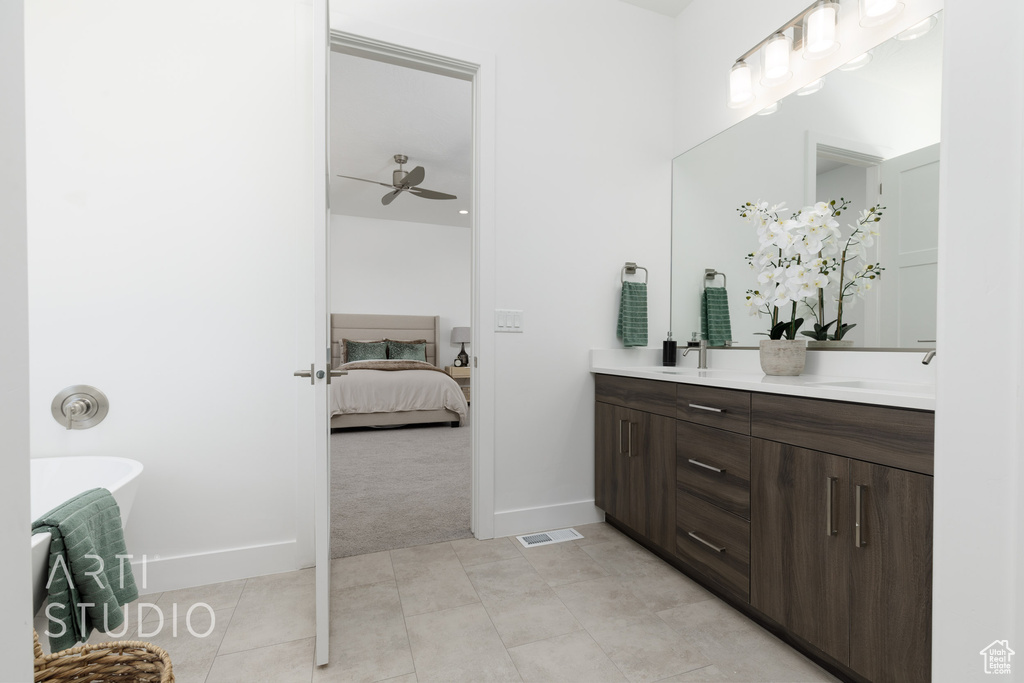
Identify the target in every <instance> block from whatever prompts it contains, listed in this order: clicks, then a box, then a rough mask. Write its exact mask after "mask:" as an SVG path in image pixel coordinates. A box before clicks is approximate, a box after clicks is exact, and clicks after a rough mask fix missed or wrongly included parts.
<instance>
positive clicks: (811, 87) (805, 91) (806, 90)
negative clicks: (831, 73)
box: [796, 78, 825, 97]
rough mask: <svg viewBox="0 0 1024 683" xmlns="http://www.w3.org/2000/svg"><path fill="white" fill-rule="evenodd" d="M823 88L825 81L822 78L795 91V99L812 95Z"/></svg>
mask: <svg viewBox="0 0 1024 683" xmlns="http://www.w3.org/2000/svg"><path fill="white" fill-rule="evenodd" d="M824 87H825V79H824V78H819V79H818V80H816V81H814V82H813V83H808V84H807V85H805V86H804V87H802V88H800V89H799V90H797V91H796V94H797V97H804V96H806V95H813V94H814V93H816V92H818V91H819V90H821V89H822V88H824Z"/></svg>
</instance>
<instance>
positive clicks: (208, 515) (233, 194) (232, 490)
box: [26, 0, 314, 592]
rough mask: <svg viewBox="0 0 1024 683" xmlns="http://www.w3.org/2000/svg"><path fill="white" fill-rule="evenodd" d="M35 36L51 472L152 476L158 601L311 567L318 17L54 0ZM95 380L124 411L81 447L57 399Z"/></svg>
mask: <svg viewBox="0 0 1024 683" xmlns="http://www.w3.org/2000/svg"><path fill="white" fill-rule="evenodd" d="M26 24H27V29H26V55H27V77H26V82H27V85H26V87H27V109H28V129H27V146H28V182H29V195H28V205H29V216H30V222H29V278H30V283H29V284H30V293H31V296H30V321H31V324H30V342H31V349H32V364H31V368H30V371H31V430H32V451H33V456H51V455H77V454H106V455H116V456H127V457H132V458H136V459H138V460H140V461H142V463H143V464H144V465H145V468H146V470H145V472H144V473H143V475H142V480H141V487H140V490H139V494H138V497H137V499H136V501H135V505H134V508H133V510H132V515H131V519H130V520H129V525H128V528H127V532H126V540H127V544H128V547H129V549H130V551H131V552H133V553H134V554H135V555H136V556H139V555H146V556H148V559H149V569H148V578H149V585H148V586H147V587H146V589H145V590H149V591H159V590H165V589H169V588H176V587H180V586H183V585H190V584H191V585H194V584H196V583H206V582H212V581H219V580H223V579H227V578H237V577H239V576H250V575H256V574H265V573H270V572H274V571H282V570H285V569H292V568H297V567H300V566H303V565H307V566H308V565H310V564H312V559H313V554H312V501H311V495H310V491H311V482H310V477H311V476H312V475H311V472H312V461H311V460H308V461H306V460H303V459H300V454H299V451H300V449H301V448H304V447H305V444H304V442H302V441H301V440H300V437H301V436H302V434H301V431H300V430H297V424H299V421H300V420H301V419H302V418H303V417H305V413H308V414H309V415H308V416H309V418H310V419H312V410H308V411H303V410H302V406H303V404H302V403H300V401H301V400H306V397H307V395H308V392H305V393H300V390H301V388H302V386H303V384H302V383H301V382H299V381H298V380H296V379H294V378H293V377H292V372H293V371H294V370H295V369H296V368H300V367H302V366H303V364H304V363H307V364H308V363H309V359H310V358H312V357H313V356H312V353H313V348H314V347H313V338H312V329H311V325H312V315H311V312H312V292H313V290H312V265H313V260H312V251H311V249H310V244H311V242H310V240H311V236H310V235H309V234H307V233H311V226H312V215H313V214H312V192H311V190H310V188H311V187H312V170H313V164H312V163H311V160H312V97H311V89H312V47H311V45H312V7H311V5H310V4H308V3H304V2H301V1H296V0H257V1H256V2H253V1H252V0H222V1H221V2H217V3H209V2H205V1H204V0H187V1H186V2H178V1H175V2H159V1H154V2H147V3H135V2H128V1H125V0H95V1H93V2H89V3H80V2H75V1H74V0H66V1H50V0H47V1H46V2H43V1H42V0H39V1H33V2H31V3H29V5H28V8H27V16H26ZM307 329H308V330H309V331H308V334H306V330H307ZM79 383H83V384H92V385H94V386H96V387H98V388H99V389H101V390H102V391H104V392H105V393H106V395H107V396H108V397H109V399H110V402H111V406H110V413H109V415H108V417H107V418H106V420H105V421H104V422H103V423H102V424H100V425H99V426H97V427H94V428H92V429H90V430H87V431H72V432H67V431H65V430H63V429H61V427H60V426H59V425H58V424H57V423H56V422H55V421H54V420H53V418H52V417H51V416H50V410H49V406H50V401H51V400H52V398H53V396H54V395H55V394H56V393H57V392H58V391H60V390H61V389H62V388H64V387H65V386H68V385H71V384H79ZM305 387H306V389H308V388H309V387H308V384H307V385H305ZM297 406H298V408H297ZM145 590H144V592H145Z"/></svg>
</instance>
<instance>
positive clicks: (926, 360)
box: [683, 349, 935, 365]
mask: <svg viewBox="0 0 1024 683" xmlns="http://www.w3.org/2000/svg"><path fill="white" fill-rule="evenodd" d="M683 355H686V354H683ZM932 358H935V349H932V350H931V351H928V352H927V353H925V354H924V358H922V359H921V365H928V364H929V363H931V362H932Z"/></svg>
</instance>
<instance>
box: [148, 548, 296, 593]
mask: <svg viewBox="0 0 1024 683" xmlns="http://www.w3.org/2000/svg"><path fill="white" fill-rule="evenodd" d="M296 548H297V541H296V540H294V539H293V540H290V541H280V542H278V543H265V544H262V545H254V546H247V547H244V548H229V549H227V550H217V551H213V552H208V553H196V554H193V555H179V556H177V557H161V558H157V559H154V558H151V557H147V558H146V561H145V567H144V566H143V562H142V560H141V559H140V558H138V557H136V558H133V560H132V573H133V574H134V575H135V583H136V585H137V586H138V588H139V595H145V594H147V593H163V592H164V591H171V590H177V589H179V588H192V587H194V586H204V585H206V584H208V583H220V582H221V581H233V580H235V579H248V578H252V577H254V576H264V575H266V574H279V573H281V572H287V571H292V570H295V569H303V568H305V567H308V566H312V564H313V560H312V558H309V561H308V562H303V561H302V560H301V559H300V558H299V557H298V556H297V550H296ZM143 583H145V585H143Z"/></svg>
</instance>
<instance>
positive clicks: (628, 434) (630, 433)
mask: <svg viewBox="0 0 1024 683" xmlns="http://www.w3.org/2000/svg"><path fill="white" fill-rule="evenodd" d="M626 440H627V441H628V442H629V443H628V444H627V445H628V449H629V450H628V451H627V452H626V455H628V456H629V457H631V458H632V457H633V421H632V420H630V421H629V429H628V430H627V432H626Z"/></svg>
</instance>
